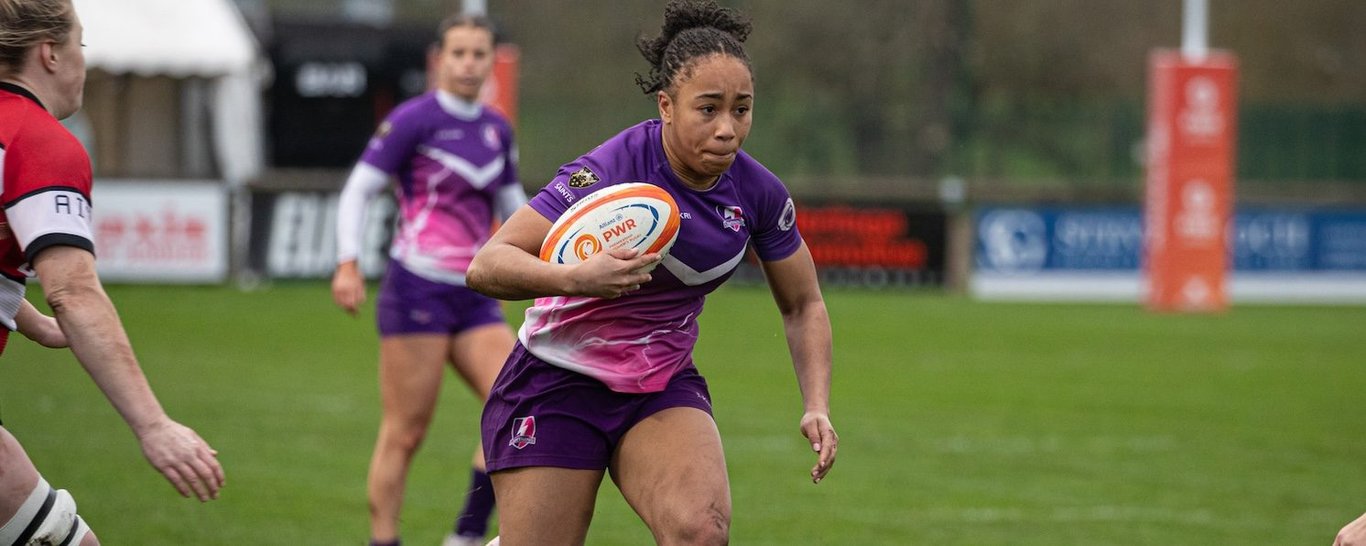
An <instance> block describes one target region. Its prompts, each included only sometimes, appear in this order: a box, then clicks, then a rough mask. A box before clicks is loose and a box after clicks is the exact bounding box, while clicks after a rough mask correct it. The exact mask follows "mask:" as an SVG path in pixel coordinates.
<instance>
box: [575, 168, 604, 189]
mask: <svg viewBox="0 0 1366 546" xmlns="http://www.w3.org/2000/svg"><path fill="white" fill-rule="evenodd" d="M597 183H598V175H596V174H593V171H590V170H588V167H584V168H582V169H579V170H578V171H577V172H575V173H574V174H571V175H569V187H571V188H587V187H588V186H592V185H593V184H597Z"/></svg>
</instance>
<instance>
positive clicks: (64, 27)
mask: <svg viewBox="0 0 1366 546" xmlns="http://www.w3.org/2000/svg"><path fill="white" fill-rule="evenodd" d="M74 12H75V8H73V7H72V5H71V0H0V77H9V76H11V75H13V74H15V73H17V72H20V71H22V70H23V69H24V57H25V56H26V55H27V54H28V50H29V49H30V48H32V47H33V46H35V45H38V44H40V43H42V42H43V40H53V41H56V42H59V43H66V40H67V38H69V37H70V36H71V29H72V27H73V26H74V24H75V17H73V13H74Z"/></svg>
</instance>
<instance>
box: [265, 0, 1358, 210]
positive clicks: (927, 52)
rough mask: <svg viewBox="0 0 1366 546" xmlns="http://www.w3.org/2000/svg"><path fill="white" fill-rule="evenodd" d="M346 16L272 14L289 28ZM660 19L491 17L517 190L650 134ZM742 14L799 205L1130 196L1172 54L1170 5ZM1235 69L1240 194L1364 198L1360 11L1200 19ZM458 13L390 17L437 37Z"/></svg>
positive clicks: (764, 115)
mask: <svg viewBox="0 0 1366 546" xmlns="http://www.w3.org/2000/svg"><path fill="white" fill-rule="evenodd" d="M347 1H350V2H354V1H359V0H274V1H273V2H271V3H270V5H271V9H272V10H273V11H274V12H275V13H276V15H277V17H278V16H280V15H281V14H284V15H285V16H288V15H289V14H298V13H302V12H306V11H309V10H315V9H323V10H325V9H326V6H329V5H330V6H334V7H335V5H336V4H337V3H338V2H347ZM665 3H666V2H665V0H648V1H639V0H636V1H603V0H578V1H574V2H565V1H559V0H488V8H489V11H490V13H491V15H492V16H493V17H494V18H495V20H497V21H498V22H499V23H500V24H501V25H502V27H503V31H504V32H503V34H504V35H505V38H506V39H507V40H508V41H511V42H513V43H516V44H517V45H518V46H520V48H521V51H522V70H521V75H520V78H521V85H520V95H521V97H520V109H521V116H520V122H519V130H520V132H521V151H522V158H523V160H522V162H523V163H522V167H523V173H524V174H523V177H524V179H525V180H526V181H527V183H528V185H529V186H535V185H536V184H537V183H538V182H540V181H544V180H548V179H549V177H550V176H552V175H553V174H554V170H555V169H556V167H558V166H559V165H560V164H562V163H564V162H567V161H569V160H571V159H573V158H574V157H576V156H577V155H579V154H581V153H584V152H586V151H588V150H589V149H591V148H592V147H593V146H595V145H596V144H598V143H599V142H601V141H602V140H604V139H606V138H608V137H610V136H611V135H613V134H615V132H616V131H618V130H620V129H622V128H624V127H626V126H628V125H630V124H632V123H635V122H637V121H639V120H642V119H645V118H647V117H653V116H655V115H656V111H655V106H654V102H653V101H652V100H651V99H650V98H649V97H646V96H644V95H643V94H642V93H641V92H640V90H639V89H638V88H637V87H636V86H635V84H634V76H635V73H636V72H644V71H645V70H647V67H646V66H645V63H644V61H643V60H642V59H641V57H640V56H639V54H638V53H637V52H636V50H635V46H634V40H635V38H636V37H637V36H639V35H641V34H642V33H643V34H654V33H656V32H657V31H658V28H659V25H660V23H661V21H662V11H663V10H662V7H663V5H664V4H665ZM721 3H722V4H723V5H729V6H733V7H738V8H741V9H742V10H744V11H746V12H748V13H749V15H750V16H751V17H752V18H753V20H754V23H755V31H754V33H753V35H752V36H751V38H750V41H749V44H748V47H749V52H750V55H751V57H752V60H753V64H754V71H755V77H756V92H757V99H758V100H757V103H756V108H755V126H754V130H753V133H752V134H751V136H750V140H749V141H748V142H747V143H746V149H747V150H749V151H750V153H752V154H754V155H755V156H756V157H758V158H759V159H761V160H762V161H764V162H765V163H766V164H767V165H768V166H769V167H770V168H772V169H773V170H774V171H775V172H776V173H778V174H779V175H780V176H783V177H784V178H785V179H787V180H788V181H789V182H790V183H791V184H792V185H793V186H794V191H797V192H799V193H808V194H820V193H824V191H825V190H824V188H825V186H835V187H851V186H860V187H865V188H877V191H879V192H890V193H892V194H894V195H898V194H899V195H914V194H917V193H920V194H923V193H925V192H926V191H927V190H926V188H932V183H933V181H937V180H938V179H940V178H942V177H946V176H957V177H962V178H965V179H967V180H969V181H970V182H972V183H978V182H979V181H980V182H981V183H984V184H988V185H990V184H1000V185H1005V186H1010V185H1040V184H1043V185H1047V184H1061V185H1070V186H1076V187H1099V188H1113V187H1119V188H1136V187H1137V186H1138V185H1139V184H1140V179H1141V173H1142V168H1141V165H1140V164H1139V163H1138V160H1137V158H1138V157H1140V154H1141V148H1140V146H1141V141H1142V136H1143V135H1142V131H1143V125H1144V120H1143V118H1144V101H1145V89H1146V79H1147V56H1148V54H1149V53H1150V52H1151V51H1152V50H1153V49H1155V48H1159V47H1167V48H1175V47H1177V46H1178V45H1179V43H1180V24H1181V22H1180V18H1181V0H1147V1H1141V2H1135V1H1133V0H1028V1H1001V0H864V1H860V2H818V1H815V0H722V1H721ZM1210 4H1211V5H1210V14H1211V28H1210V44H1211V46H1212V47H1215V48H1220V49H1230V50H1233V51H1234V52H1235V53H1236V54H1237V55H1238V57H1239V60H1240V64H1241V76H1240V78H1241V80H1240V85H1239V94H1240V103H1241V104H1240V134H1239V139H1240V144H1239V152H1238V153H1239V158H1238V163H1239V165H1238V171H1239V178H1240V184H1241V183H1244V181H1248V180H1251V181H1259V180H1296V181H1301V180H1324V181H1349V182H1355V183H1358V184H1357V185H1366V32H1363V31H1362V29H1363V28H1366V2H1363V1H1362V0H1314V1H1310V2H1284V1H1281V0H1238V1H1236V2H1233V1H1227V0H1213V1H1211V2H1210ZM460 5H461V2H460V1H459V0H398V1H397V2H395V3H394V4H393V11H394V18H395V24H402V25H414V28H419V27H420V26H422V25H427V27H428V28H430V27H431V26H434V25H435V23H436V21H438V20H439V19H440V18H441V17H442V16H443V15H444V14H445V13H448V12H449V11H451V10H453V9H459V7H460Z"/></svg>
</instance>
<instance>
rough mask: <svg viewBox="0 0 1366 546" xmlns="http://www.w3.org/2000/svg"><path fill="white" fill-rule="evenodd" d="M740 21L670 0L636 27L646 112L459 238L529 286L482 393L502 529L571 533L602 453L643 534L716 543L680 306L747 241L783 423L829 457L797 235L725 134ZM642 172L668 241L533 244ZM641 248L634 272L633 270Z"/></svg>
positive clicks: (694, 310)
mask: <svg viewBox="0 0 1366 546" xmlns="http://www.w3.org/2000/svg"><path fill="white" fill-rule="evenodd" d="M750 29H751V25H750V23H749V22H748V21H747V20H746V19H745V18H743V17H742V16H740V15H739V14H737V13H736V12H734V11H732V10H729V9H722V8H720V7H718V6H717V5H716V4H715V3H714V2H713V1H711V0H706V1H686V0H674V1H672V2H670V3H669V5H668V7H667V8H666V9H665V13H664V25H663V29H662V32H661V35H660V36H659V37H657V38H655V39H650V40H642V41H641V42H640V44H639V47H640V50H641V52H642V53H643V54H644V56H645V58H646V60H648V61H649V62H650V64H651V65H652V68H651V70H650V75H649V77H645V78H638V83H640V84H641V87H642V88H643V89H644V90H645V92H646V94H648V95H650V96H651V97H653V98H654V100H655V101H656V102H657V105H658V108H659V116H660V119H658V120H649V121H645V122H643V123H640V124H639V125H636V126H634V127H631V128H629V129H626V130H625V131H623V132H621V133H620V134H618V135H617V136H615V137H613V138H612V139H610V140H608V141H607V142H605V143H603V144H602V145H601V146H600V147H598V148H597V149H595V150H593V151H591V152H589V153H588V154H587V155H584V156H582V157H580V158H579V159H578V160H576V161H574V162H572V163H569V164H566V165H565V166H563V167H561V169H560V171H559V173H558V174H557V175H556V177H555V178H554V179H553V180H551V182H550V184H549V185H548V186H547V187H546V188H545V189H543V190H542V191H541V192H540V193H538V194H536V196H535V197H533V198H532V199H531V202H530V203H529V206H527V207H523V208H522V209H521V210H519V211H518V212H517V213H516V214H514V215H513V216H512V218H511V219H509V220H508V222H507V223H506V224H504V225H503V227H502V229H500V230H499V231H498V233H496V234H495V235H494V237H493V239H492V240H491V241H490V242H489V244H488V245H486V246H485V247H484V249H483V250H481V251H480V252H479V254H478V255H477V256H476V257H475V259H474V263H473V264H472V265H471V266H470V269H469V285H470V287H472V288H474V289H476V290H479V291H480V292H483V293H485V294H488V295H490V296H494V297H498V298H506V299H521V298H537V299H536V302H535V305H534V306H533V307H531V308H530V309H528V310H527V313H526V320H525V322H524V323H523V325H522V329H521V331H520V332H519V344H518V345H517V347H516V348H515V349H514V350H513V353H512V355H511V357H509V359H508V361H507V363H505V364H504V367H503V371H502V372H501V373H500V374H499V376H498V379H497V381H496V382H495V384H494V388H493V392H492V394H491V395H490V397H489V401H488V402H487V404H486V405H485V407H484V417H483V434H484V449H485V457H486V460H487V461H488V469H489V471H490V472H491V473H492V476H493V484H494V489H495V490H496V491H497V494H498V505H499V514H500V515H499V522H500V526H499V528H500V531H501V541H502V544H503V545H504V546H527V545H537V546H543V545H557V544H583V543H584V540H585V538H586V536H587V532H588V526H589V522H590V520H591V519H592V515H593V505H594V501H595V499H596V496H597V490H598V487H599V485H600V484H601V481H602V478H603V475H604V473H605V472H607V471H610V472H611V474H612V478H613V480H614V481H615V482H616V484H617V486H618V488H619V489H620V490H621V492H622V495H623V496H624V497H625V498H626V501H627V502H628V503H629V504H630V505H631V507H632V508H633V509H635V511H636V513H637V514H639V515H640V517H641V519H643V520H644V522H645V524H646V525H647V526H649V528H650V531H651V532H652V533H653V534H654V538H655V541H656V542H657V543H659V544H725V543H726V542H727V541H728V540H729V526H730V519H731V503H730V486H729V484H728V483H727V477H726V465H725V457H724V454H723V452H722V448H721V438H720V436H719V434H718V432H717V427H716V423H715V422H714V421H713V420H712V416H711V401H710V397H709V394H708V391H707V384H706V381H704V380H703V378H702V376H701V375H699V374H698V371H697V369H696V368H695V367H694V365H693V361H692V350H693V346H694V343H695V341H696V339H697V335H698V325H697V316H698V315H699V314H700V313H701V312H702V305H703V300H704V298H705V296H706V294H707V293H709V292H711V291H713V290H714V289H716V288H717V287H718V286H720V285H721V284H722V283H723V282H724V281H725V280H726V279H727V278H729V276H730V274H731V273H732V272H733V271H734V269H735V267H736V265H737V264H738V263H739V262H740V261H741V259H743V257H744V255H745V252H746V248H747V247H749V246H751V245H752V246H753V247H754V249H755V251H756V253H757V254H758V256H759V258H760V261H761V264H762V267H763V270H764V272H765V274H766V276H767V278H768V282H769V286H770V288H771V290H772V292H773V296H774V299H775V301H776V302H777V306H778V310H779V311H780V313H781V315H782V319H783V325H784V330H785V332H786V335H787V341H788V347H789V349H790V351H791V354H792V360H793V365H794V368H795V370H796V374H797V380H798V383H799V385H800V388H801V395H802V400H803V404H804V408H805V414H804V415H802V417H801V421H800V427H801V433H802V434H803V435H805V436H806V438H807V439H808V440H809V441H810V442H811V443H810V445H811V448H812V450H814V451H815V452H817V453H818V457H817V462H816V465H815V466H814V467H813V468H812V469H811V479H812V480H813V481H815V482H819V481H820V480H821V479H823V478H824V477H825V476H826V473H827V472H828V471H829V470H830V468H831V465H833V464H834V462H835V454H836V449H837V446H838V442H839V439H838V437H837V436H836V435H835V430H834V427H833V426H832V425H831V424H830V419H829V392H830V374H831V364H832V362H831V360H832V354H831V353H832V351H831V332H830V320H829V316H828V315H827V313H826V309H825V303H824V299H823V298H822V296H821V291H820V287H819V285H818V284H817V282H816V271H815V267H814V265H813V264H812V261H811V254H810V252H809V251H808V249H807V247H806V245H805V243H804V242H803V241H802V239H801V237H800V236H799V235H798V233H797V229H796V210H795V208H794V206H793V203H792V199H791V198H790V197H789V195H788V191H787V189H786V188H785V187H784V186H783V184H782V182H781V181H780V180H779V179H778V178H777V177H776V176H774V175H773V174H772V173H771V172H769V171H768V170H767V169H766V168H764V167H763V165H761V164H759V162H758V161H756V160H754V159H753V158H751V157H750V156H749V155H747V154H745V153H744V152H742V151H741V150H740V145H741V144H742V143H743V142H744V140H745V137H746V136H747V135H748V134H749V129H750V123H751V115H750V111H751V109H752V107H753V105H754V101H755V97H754V84H753V73H752V71H751V68H750V63H749V58H748V56H747V55H746V53H745V51H744V48H743V47H742V46H741V42H742V41H744V39H745V38H746V37H747V36H748V34H749V31H750ZM642 181H643V182H648V183H651V184H655V185H657V186H659V187H661V188H663V189H665V190H666V191H668V192H669V193H670V194H671V195H672V196H673V197H674V199H675V200H676V201H677V203H678V205H679V210H680V217H681V218H682V227H681V229H680V232H679V235H678V240H677V242H676V243H675V244H674V246H673V248H672V250H671V251H670V252H669V254H668V255H664V256H661V255H657V254H646V255H637V251H636V250H614V251H611V252H608V253H599V254H597V255H594V256H593V257H592V258H590V259H588V260H587V261H584V262H583V263H581V264H576V265H556V264H550V263H547V262H543V261H541V260H539V259H538V257H537V256H538V253H539V249H540V247H541V243H542V241H543V240H544V239H545V237H546V234H547V232H548V231H549V228H550V227H551V224H552V222H553V220H555V219H556V218H558V217H559V216H560V215H561V214H562V213H563V212H564V211H565V210H566V208H568V207H569V206H570V205H571V204H572V203H574V202H576V201H578V200H579V199H582V198H583V197H584V196H585V195H587V194H589V193H591V192H593V191H594V190H599V189H602V188H603V187H606V186H611V185H614V184H619V183H626V182H642ZM656 263H658V264H660V266H659V267H658V268H656V269H654V270H653V272H652V273H642V272H638V271H637V270H640V269H641V268H643V267H646V266H649V265H651V264H656Z"/></svg>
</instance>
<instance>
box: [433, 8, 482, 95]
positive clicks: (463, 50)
mask: <svg viewBox="0 0 1366 546" xmlns="http://www.w3.org/2000/svg"><path fill="white" fill-rule="evenodd" d="M439 67H440V68H439V70H440V85H441V89H443V90H445V91H447V92H449V93H452V94H454V95H456V96H458V97H460V98H463V99H465V100H470V101H472V100H475V99H477V98H479V88H480V87H482V86H483V85H484V80H485V79H488V77H489V73H490V72H492V71H493V33H491V32H489V31H488V29H485V28H479V27H473V26H458V27H451V29H449V30H447V31H446V35H445V36H444V37H443V38H442V40H441V61H440V64H439Z"/></svg>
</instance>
